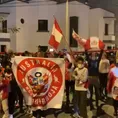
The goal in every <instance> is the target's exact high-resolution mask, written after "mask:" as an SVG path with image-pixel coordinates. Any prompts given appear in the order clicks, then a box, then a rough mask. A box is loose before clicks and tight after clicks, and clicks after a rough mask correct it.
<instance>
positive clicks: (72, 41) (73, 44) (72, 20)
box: [70, 16, 79, 48]
mask: <svg viewBox="0 0 118 118" xmlns="http://www.w3.org/2000/svg"><path fill="white" fill-rule="evenodd" d="M78 24H79V18H78V17H77V16H72V17H70V47H75V48H76V47H77V46H78V44H77V41H76V40H75V39H73V37H72V32H73V29H74V30H75V32H77V33H78Z"/></svg>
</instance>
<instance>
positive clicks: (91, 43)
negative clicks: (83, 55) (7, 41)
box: [72, 30, 105, 50]
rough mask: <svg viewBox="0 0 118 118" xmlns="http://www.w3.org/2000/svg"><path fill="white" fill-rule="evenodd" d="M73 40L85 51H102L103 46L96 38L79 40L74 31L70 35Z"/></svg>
mask: <svg viewBox="0 0 118 118" xmlns="http://www.w3.org/2000/svg"><path fill="white" fill-rule="evenodd" d="M72 36H73V38H74V39H75V40H76V41H77V42H78V43H79V44H80V45H82V46H83V47H84V48H85V49H86V50H89V49H104V47H105V44H104V43H103V41H101V40H100V39H99V38H98V37H90V38H89V39H87V40H86V39H83V38H81V37H80V36H79V35H78V34H77V33H76V32H75V31H74V30H73V33H72Z"/></svg>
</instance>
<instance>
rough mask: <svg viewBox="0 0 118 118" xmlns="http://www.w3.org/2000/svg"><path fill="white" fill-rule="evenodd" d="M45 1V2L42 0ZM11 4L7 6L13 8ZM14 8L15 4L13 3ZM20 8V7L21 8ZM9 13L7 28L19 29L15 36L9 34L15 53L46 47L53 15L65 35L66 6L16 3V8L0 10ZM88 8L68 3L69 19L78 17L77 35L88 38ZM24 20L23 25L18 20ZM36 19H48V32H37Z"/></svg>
mask: <svg viewBox="0 0 118 118" xmlns="http://www.w3.org/2000/svg"><path fill="white" fill-rule="evenodd" d="M44 1H45V0H44ZM12 3H13V2H11V3H8V4H7V5H9V6H10V5H11V6H13V4H12ZM14 6H15V2H14ZM21 6H22V7H21ZM6 9H7V11H9V12H10V15H9V16H8V19H7V20H8V26H9V27H11V26H12V25H15V26H17V27H19V28H21V30H20V32H19V33H17V34H12V33H11V48H13V49H14V50H15V51H18V52H22V51H24V50H28V51H33V52H34V51H37V46H38V45H44V46H46V45H48V40H49V38H50V34H51V31H52V25H53V21H54V19H53V15H55V17H56V18H57V20H58V23H59V25H60V27H61V29H62V31H63V33H64V34H65V24H66V21H65V20H66V4H58V5H57V4H56V3H55V2H37V3H35V2H34V3H30V4H26V3H23V2H18V1H17V2H16V7H6V8H5V7H4V8H0V11H6ZM88 15H89V7H88V6H86V5H83V4H81V3H79V2H70V3H69V17H70V16H78V17H79V25H78V27H79V34H80V35H81V36H82V37H84V38H88V36H89V32H88V29H89V20H88ZM21 18H23V19H24V20H25V23H24V24H21V23H20V19H21ZM38 19H46V20H47V19H48V30H49V32H37V30H38ZM63 47H65V44H63V43H62V44H61V47H60V48H63Z"/></svg>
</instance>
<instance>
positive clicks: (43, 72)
mask: <svg viewBox="0 0 118 118" xmlns="http://www.w3.org/2000/svg"><path fill="white" fill-rule="evenodd" d="M16 76H17V81H18V83H19V84H20V86H21V87H22V88H24V89H25V90H26V92H27V93H28V94H29V95H30V96H32V98H33V106H45V105H46V104H48V103H49V102H50V101H51V100H52V99H53V98H54V97H55V96H56V95H57V94H58V92H59V91H60V89H61V87H62V85H63V75H62V72H61V69H60V66H59V65H58V64H57V63H55V62H54V61H51V60H48V59H45V58H25V59H23V60H22V61H20V63H19V64H18V66H17V73H16Z"/></svg>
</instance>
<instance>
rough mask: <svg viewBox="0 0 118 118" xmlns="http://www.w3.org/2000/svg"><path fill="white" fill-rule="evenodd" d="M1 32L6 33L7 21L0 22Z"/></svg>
mask: <svg viewBox="0 0 118 118" xmlns="http://www.w3.org/2000/svg"><path fill="white" fill-rule="evenodd" d="M2 32H4V33H7V20H4V21H2Z"/></svg>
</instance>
